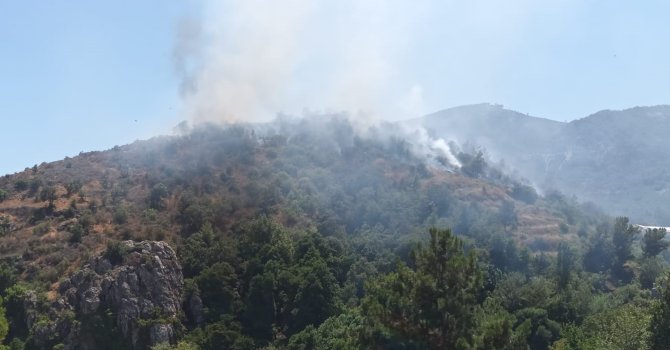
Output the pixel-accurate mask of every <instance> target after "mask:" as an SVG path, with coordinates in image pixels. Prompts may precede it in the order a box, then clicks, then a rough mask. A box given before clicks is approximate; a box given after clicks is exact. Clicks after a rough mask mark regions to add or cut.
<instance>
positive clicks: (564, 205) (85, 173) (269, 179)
mask: <svg viewBox="0 0 670 350" xmlns="http://www.w3.org/2000/svg"><path fill="white" fill-rule="evenodd" d="M362 135H364V136H362ZM452 146H453V150H454V153H455V156H456V157H457V158H458V161H459V162H460V163H461V165H462V166H461V167H455V166H451V165H450V164H449V161H448V160H447V159H443V158H441V157H439V156H437V157H435V156H432V155H427V154H426V153H425V152H423V151H417V150H423V148H421V147H417V145H415V144H413V140H412V139H411V138H403V135H402V134H401V133H387V132H385V131H384V132H383V131H382V130H381V129H374V128H373V129H370V130H367V131H366V132H365V133H361V132H359V131H358V130H356V128H354V126H352V125H351V123H350V122H348V121H347V119H345V118H340V117H328V118H326V117H323V118H321V119H298V120H293V119H280V120H277V121H275V122H273V123H269V124H265V125H236V126H230V127H226V128H220V127H214V126H207V127H201V128H196V129H194V130H190V131H188V132H186V133H185V134H184V135H182V136H175V137H165V138H158V139H154V140H149V141H142V142H137V143H135V144H132V145H127V146H121V147H115V148H113V149H111V150H109V151H105V152H91V153H83V154H81V155H80V156H78V157H74V158H68V159H65V160H63V161H59V162H54V163H49V164H46V163H45V164H41V165H39V166H38V165H36V166H35V167H33V168H30V169H26V171H24V172H22V173H18V174H14V175H8V176H5V177H4V178H2V179H0V233H1V234H2V237H0V253H1V254H2V255H1V257H2V265H1V268H0V295H1V296H2V305H3V309H2V310H1V311H2V314H3V315H4V317H2V318H0V337H1V338H3V339H4V344H5V345H4V346H5V347H6V348H8V349H89V348H90V349H131V348H133V347H134V348H141V349H145V348H149V347H151V348H152V349H181V350H185V349H202V350H207V349H240V350H241V349H301V350H302V349H304V350H307V349H554V350H559V349H561V350H563V349H612V350H613V349H667V348H669V347H670V336H669V334H670V280H669V279H668V278H667V276H666V274H665V270H666V267H667V263H666V259H665V258H664V254H665V253H666V248H667V246H668V243H667V241H666V238H665V235H666V232H665V230H662V229H653V230H651V229H650V230H645V231H643V230H641V229H640V228H639V227H637V226H635V225H632V224H631V223H630V222H629V220H628V219H627V218H625V217H618V218H610V217H608V216H606V215H604V214H603V213H601V212H600V211H599V210H598V209H596V208H594V207H593V206H592V205H583V204H579V203H578V202H577V201H576V200H575V199H574V198H570V197H567V196H565V195H563V194H561V193H559V192H550V193H546V194H544V195H540V194H538V193H537V192H536V191H535V190H534V189H533V187H531V186H529V185H528V184H527V183H525V182H524V181H523V180H521V179H517V178H514V177H511V176H509V175H507V174H505V173H504V172H502V171H501V170H499V169H497V168H496V167H495V166H493V165H491V164H490V163H489V162H487V160H486V158H485V157H484V155H483V153H481V152H465V151H461V150H458V149H457V147H456V146H455V145H452ZM145 240H155V241H165V242H167V243H169V245H170V246H171V247H172V248H174V250H175V251H176V256H177V258H178V261H179V264H180V268H181V270H180V273H181V274H182V275H183V280H182V279H181V277H182V276H179V278H178V279H176V280H178V281H180V282H183V293H181V299H180V300H177V302H178V304H180V305H181V308H180V309H179V310H177V313H176V316H173V315H166V314H163V313H162V311H161V310H157V311H156V312H155V314H154V315H152V316H151V317H147V318H142V319H139V320H134V321H133V322H135V323H133V324H134V325H136V326H137V329H139V331H138V332H139V333H137V334H138V335H137V339H139V340H137V339H134V340H133V343H132V345H131V342H130V340H129V339H128V337H125V336H124V334H126V333H125V332H126V331H127V330H125V329H124V328H123V326H120V323H119V321H118V320H119V317H120V314H119V311H118V310H116V309H114V308H113V307H111V306H110V305H113V303H112V302H109V304H108V305H106V306H105V307H100V308H99V309H96V310H98V311H96V312H94V313H91V312H86V311H85V310H82V309H80V308H77V307H75V308H72V309H70V308H68V307H65V306H63V305H65V303H66V302H65V301H63V300H67V298H71V296H68V295H67V293H66V291H67V287H69V286H70V285H72V284H73V283H75V282H76V281H78V280H77V278H79V277H76V276H83V277H81V279H84V280H86V278H92V277H90V276H88V275H86V274H83V275H82V274H81V273H80V274H79V275H77V271H79V270H80V269H81V268H82V266H83V265H84V264H86V263H89V265H90V266H94V264H93V263H92V262H91V261H95V262H99V261H103V262H104V263H105V264H107V265H108V267H106V268H105V269H106V270H109V269H114V268H120V269H122V268H125V267H126V264H128V261H130V260H132V259H133V257H134V256H137V257H138V259H140V260H141V261H138V262H136V263H137V264H141V266H145V265H147V266H149V265H153V266H155V265H156V264H158V265H160V267H161V268H163V267H162V266H163V265H162V263H161V262H160V260H157V261H158V263H155V262H152V260H151V257H149V258H145V256H144V255H140V254H138V253H137V252H136V251H133V250H132V249H129V248H127V247H128V245H123V244H121V243H120V242H121V241H136V242H141V241H145ZM142 254H144V253H142ZM96 259H97V260H96ZM145 259H148V260H147V261H145ZM95 266H102V265H100V264H99V265H95ZM119 266H120V267H119ZM96 269H97V267H96ZM114 271H116V270H114ZM101 273H102V272H101ZM70 276H75V277H70ZM110 283H111V282H110ZM101 286H103V287H104V286H107V285H105V284H102V285H101ZM103 287H101V288H103ZM180 288H182V286H180ZM157 324H159V325H163V324H165V325H168V324H169V325H170V329H171V330H173V333H171V336H170V341H169V342H167V343H164V344H154V345H152V346H150V344H151V341H149V340H147V339H149V338H150V337H149V336H148V335H147V334H145V331H146V330H147V329H149V328H150V327H151V326H153V325H157ZM63 325H67V327H66V326H63ZM72 329H77V330H79V331H78V333H77V332H72ZM170 343H172V344H170Z"/></svg>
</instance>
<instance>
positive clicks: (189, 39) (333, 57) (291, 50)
mask: <svg viewBox="0 0 670 350" xmlns="http://www.w3.org/2000/svg"><path fill="white" fill-rule="evenodd" d="M422 2H423V0H421V1H417V2H412V3H409V2H404V1H397V0H368V1H357V0H342V1H336V2H335V1H326V0H313V1H310V0H285V1H266V0H230V1H222V2H219V1H209V2H206V3H205V5H204V6H203V8H202V13H201V15H200V16H199V17H197V18H185V19H183V20H182V21H181V22H180V23H179V25H178V26H177V34H176V44H175V49H174V62H175V71H176V73H177V74H178V76H179V77H180V80H181V83H180V91H181V93H182V97H183V100H184V108H185V111H184V113H185V114H186V115H187V119H189V120H191V121H192V122H195V123H198V122H223V123H231V122H265V121H269V120H272V119H274V118H275V116H276V115H277V114H278V113H284V114H290V115H298V114H305V115H307V114H314V113H316V114H323V113H332V112H338V113H340V112H344V113H346V114H347V115H349V116H350V119H351V120H352V122H353V123H354V124H355V125H359V126H361V127H363V128H364V127H368V126H371V125H374V124H376V123H378V122H379V121H382V120H401V119H409V118H416V117H419V116H421V115H422V114H423V113H424V112H425V111H424V107H423V96H422V87H421V86H420V85H418V84H416V83H414V82H411V81H406V80H405V79H403V78H402V76H403V74H401V72H400V71H399V68H398V67H399V66H400V61H401V60H402V59H403V55H404V54H403V48H405V47H406V46H407V44H408V43H409V42H410V41H411V40H412V37H411V33H412V32H413V30H411V25H412V24H413V23H415V22H416V21H419V20H420V17H421V16H422V11H423V7H422V6H421V4H422ZM305 111H311V112H305ZM406 128H407V127H406ZM411 135H414V136H416V137H412V139H410V141H411V142H416V143H421V145H420V147H418V148H419V149H422V150H424V151H425V150H432V151H433V152H436V153H439V154H440V155H441V156H443V157H446V158H447V159H449V161H450V162H451V163H452V164H453V165H456V166H457V165H458V162H457V160H456V158H455V157H454V156H453V155H452V154H451V151H450V150H449V146H448V144H447V143H446V142H445V141H444V140H431V139H429V138H427V135H428V134H427V133H426V132H425V130H422V128H421V127H420V126H414V127H412V128H409V129H408V138H410V137H411ZM424 143H425V145H424Z"/></svg>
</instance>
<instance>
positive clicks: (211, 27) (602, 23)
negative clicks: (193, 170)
mask: <svg viewBox="0 0 670 350" xmlns="http://www.w3.org/2000/svg"><path fill="white" fill-rule="evenodd" d="M361 4H363V5H361ZM669 10H670V5H669V4H666V2H663V1H645V2H631V1H589V0H579V1H578V0H563V1H559V0H546V1H532V0H509V1H496V0H488V1H484V0H472V1H467V2H464V1H455V0H454V1H450V0H445V1H438V0H416V1H400V0H368V1H364V2H361V1H358V2H357V1H354V0H342V1H338V2H333V1H325V0H316V1H310V0H286V1H262V0H247V1H223V0H222V1H158V0H143V1H129V0H125V1H119V0H117V1H81V0H68V1H65V0H53V1H36V0H29V1H9V0H8V1H0V121H1V122H2V130H3V133H2V136H1V137H0V173H3V174H4V173H11V172H15V171H20V170H22V169H23V168H25V167H29V166H32V165H33V164H36V163H41V162H42V161H53V160H57V159H61V158H63V157H65V156H74V155H76V154H78V153H79V152H80V151H91V150H102V149H108V148H111V147H112V146H114V145H117V144H125V143H129V142H132V141H134V140H136V139H145V138H148V137H151V136H155V135H160V134H166V133H170V132H171V131H172V128H173V127H174V126H175V125H176V124H177V123H178V122H179V121H181V120H186V119H193V120H198V117H197V116H198V115H200V114H205V115H208V113H209V114H217V113H222V114H223V113H224V112H227V111H228V110H229V109H230V106H229V105H230V104H232V103H240V104H242V105H240V106H235V108H233V112H235V113H237V115H238V117H237V119H250V120H255V119H254V117H251V116H252V115H254V114H256V113H265V114H268V113H269V114H273V113H274V112H278V111H284V112H289V113H300V111H302V110H303V109H311V110H331V109H336V110H337V109H347V110H353V109H357V108H362V109H378V113H377V114H379V115H382V116H387V117H388V119H400V118H403V117H409V116H411V115H412V114H418V113H429V112H432V111H435V110H439V109H442V108H447V107H452V106H456V105H462V104H468V103H479V102H492V103H500V104H503V105H505V106H506V107H508V108H510V109H514V110H518V111H520V112H524V113H530V114H531V115H535V116H541V117H547V118H552V119H556V120H572V119H575V118H581V117H584V116H586V115H588V114H591V113H594V112H596V111H598V110H601V109H623V108H628V107H633V106H637V105H655V104H665V103H670V89H668V88H667V86H666V85H667V82H668V81H670V65H669V64H668V62H670V60H669V58H670V46H669V45H667V38H668V37H670V35H669V34H670V26H668V25H667V13H669ZM185 19H186V20H189V21H195V22H196V23H198V25H197V27H199V28H200V29H199V30H200V31H199V33H200V36H199V37H198V38H199V39H198V40H202V43H201V45H200V46H201V47H199V49H197V50H194V52H186V58H187V60H190V61H188V62H190V64H191V66H189V67H188V68H190V69H193V70H194V72H191V73H192V76H191V77H189V78H190V79H193V80H194V81H195V82H196V83H198V86H199V90H198V92H197V93H195V94H191V95H188V96H185V97H184V98H182V96H180V90H179V86H180V82H181V81H182V80H183V79H184V76H179V75H178V74H176V73H175V62H174V50H175V46H176V45H178V42H177V41H178V40H177V39H176V38H177V37H178V36H177V33H178V32H179V31H178V28H180V23H184V21H185ZM186 39H189V37H187V38H186ZM182 40H184V39H183V38H182ZM193 40H196V39H195V38H194V39H193ZM182 44H183V43H182ZM194 67H195V68H194ZM222 81H225V82H226V83H225V84H221V82H222ZM212 101H223V102H225V103H226V106H225V108H224V109H222V108H221V107H220V106H218V105H214V106H213V105H212V103H213V102H212ZM240 101H242V102H243V103H242V102H240ZM259 105H262V106H263V108H262V109H263V110H262V111H259V109H261V108H259V107H258V106H259ZM397 110H402V111H403V113H396V112H395V111H397ZM198 113H200V114H198ZM231 113H232V112H231ZM240 114H243V115H248V116H250V117H249V118H240V117H239V115H240ZM204 119H208V118H204ZM214 119H216V118H214Z"/></svg>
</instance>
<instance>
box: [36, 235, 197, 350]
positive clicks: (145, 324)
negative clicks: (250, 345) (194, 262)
mask: <svg viewBox="0 0 670 350" xmlns="http://www.w3.org/2000/svg"><path fill="white" fill-rule="evenodd" d="M183 284H184V282H183V276H182V270H181V266H180V264H179V262H178V260H177V256H176V254H175V252H174V250H173V249H172V248H171V247H170V246H169V245H168V244H167V243H165V242H153V241H144V242H132V241H125V242H121V243H120V244H119V245H118V246H114V247H113V248H110V249H108V250H107V252H106V253H105V254H103V255H101V256H98V257H94V258H92V259H91V260H90V261H89V263H88V264H87V265H86V266H84V267H83V268H82V269H81V270H79V271H77V272H76V273H75V274H73V275H72V276H71V277H70V278H69V279H67V280H65V281H64V282H63V283H61V286H60V295H61V297H60V298H59V299H58V300H57V301H56V302H55V303H54V304H55V305H54V306H56V309H59V310H60V313H61V315H58V316H57V317H56V319H57V321H55V322H53V324H52V326H51V327H49V328H53V330H54V331H56V333H58V334H60V336H61V337H63V344H64V345H65V348H66V349H96V348H99V346H100V345H99V344H96V342H99V339H95V337H92V334H86V333H90V332H91V329H90V328H86V327H90V326H91V325H83V324H77V323H71V322H68V319H71V317H70V318H68V317H63V314H67V313H68V312H70V315H71V313H72V312H74V313H75V314H76V315H77V317H76V319H87V317H88V318H89V319H95V317H96V315H97V316H98V317H100V316H99V315H101V314H105V315H107V316H108V317H109V319H110V321H111V322H113V323H114V326H115V329H116V331H117V332H118V333H120V335H121V336H123V338H125V340H126V341H127V344H128V345H129V346H131V347H132V348H133V349H146V348H148V347H149V346H151V345H155V344H158V343H164V342H174V340H175V339H174V338H175V329H174V325H175V324H178V317H179V314H180V312H181V300H182V294H183ZM98 319H99V318H98ZM46 333H48V332H46ZM46 335H48V334H46ZM52 336H53V334H52ZM44 343H45V344H46V343H47V342H44Z"/></svg>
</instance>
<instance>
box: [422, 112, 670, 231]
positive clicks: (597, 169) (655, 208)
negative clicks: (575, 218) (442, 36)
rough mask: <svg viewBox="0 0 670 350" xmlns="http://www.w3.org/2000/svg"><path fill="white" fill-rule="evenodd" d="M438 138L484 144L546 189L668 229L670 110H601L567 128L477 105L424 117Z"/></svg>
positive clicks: (558, 124) (565, 125)
mask: <svg viewBox="0 0 670 350" xmlns="http://www.w3.org/2000/svg"><path fill="white" fill-rule="evenodd" d="M422 122H423V125H424V126H425V127H426V128H428V129H429V130H430V131H431V132H432V133H434V135H437V136H440V137H445V138H449V137H452V138H453V137H454V135H455V138H456V139H458V140H459V141H460V142H461V143H464V142H467V141H471V142H473V143H475V144H477V145H480V146H483V147H484V148H486V149H487V151H488V153H489V154H490V155H491V157H492V158H493V159H504V160H505V162H506V164H509V165H510V166H511V167H513V168H515V169H518V170H519V171H520V172H521V174H522V175H523V176H525V177H527V178H529V179H530V180H531V181H532V182H533V183H534V184H536V185H537V186H539V187H540V188H543V189H545V190H546V189H552V188H554V189H559V190H561V191H562V192H564V193H567V194H570V195H577V196H578V197H579V198H580V199H581V200H586V201H593V202H595V203H596V204H598V205H599V206H601V207H603V208H604V209H606V210H607V211H608V212H610V213H611V214H614V215H630V216H631V217H632V218H633V219H634V220H635V221H637V222H640V223H649V224H658V225H668V224H670V208H667V206H665V205H664V204H665V203H667V202H668V201H670V173H669V172H668V171H667V169H668V166H670V158H668V157H667V153H668V151H669V150H670V146H669V145H668V135H670V106H655V107H636V108H631V109H627V110H623V111H601V112H598V113H596V114H593V115H591V116H588V117H586V118H583V119H579V120H575V121H572V122H570V123H560V122H554V121H549V120H546V119H540V118H534V117H529V116H525V115H523V114H520V113H516V112H513V111H509V110H505V109H503V108H501V107H499V106H491V105H474V106H466V107H460V108H456V109H450V110H446V111H442V112H438V113H435V114H432V115H429V116H426V117H425V118H423V120H422Z"/></svg>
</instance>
